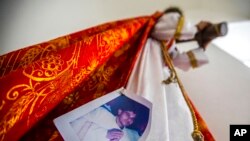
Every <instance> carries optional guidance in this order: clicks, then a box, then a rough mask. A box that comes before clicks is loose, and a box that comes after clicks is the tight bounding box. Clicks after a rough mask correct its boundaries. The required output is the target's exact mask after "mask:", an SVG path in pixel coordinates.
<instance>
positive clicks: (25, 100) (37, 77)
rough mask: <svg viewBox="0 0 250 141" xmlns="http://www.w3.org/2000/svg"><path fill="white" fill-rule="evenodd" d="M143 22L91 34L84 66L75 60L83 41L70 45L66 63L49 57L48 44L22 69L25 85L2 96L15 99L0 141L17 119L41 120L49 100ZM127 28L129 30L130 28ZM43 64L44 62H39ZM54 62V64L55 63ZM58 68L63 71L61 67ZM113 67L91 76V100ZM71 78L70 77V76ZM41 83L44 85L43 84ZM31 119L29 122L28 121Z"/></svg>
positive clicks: (91, 68)
mask: <svg viewBox="0 0 250 141" xmlns="http://www.w3.org/2000/svg"><path fill="white" fill-rule="evenodd" d="M143 22H145V20H141V21H133V23H132V24H130V25H129V24H126V25H125V26H123V27H119V28H115V29H113V30H107V31H105V32H102V33H99V34H97V35H95V37H94V40H92V44H93V46H92V45H91V46H89V47H91V49H90V48H87V49H86V50H87V51H91V50H92V48H93V51H92V52H94V53H93V54H90V55H91V57H90V56H88V58H89V60H88V61H87V63H85V64H84V63H83V64H81V65H78V61H79V60H78V58H79V56H80V49H81V47H85V45H86V42H81V41H80V42H77V43H76V44H75V45H74V46H73V45H72V46H71V47H72V48H74V51H73V53H72V55H71V54H69V56H71V58H70V59H69V60H68V61H66V60H63V59H62V58H61V57H60V55H53V54H50V50H49V49H52V50H53V49H54V47H55V45H52V44H50V45H48V46H46V48H45V49H43V51H42V55H41V58H39V60H38V61H35V62H32V64H30V65H29V66H27V67H25V68H24V70H23V75H24V76H26V77H28V79H27V80H28V81H29V82H28V84H25V82H24V84H17V85H15V86H13V87H12V88H11V89H10V90H9V91H8V92H7V93H8V94H6V99H8V98H9V99H8V100H10V101H11V100H13V99H16V100H15V102H13V104H12V105H11V107H8V112H7V113H6V114H5V115H4V117H3V118H2V119H1V121H0V139H1V140H3V139H4V136H5V135H6V133H8V131H10V129H11V128H12V127H13V126H14V125H16V124H17V123H18V121H19V120H22V119H26V118H27V121H24V122H26V124H27V126H30V124H29V123H30V122H31V123H34V122H35V120H37V119H39V118H41V116H43V115H44V113H45V111H48V106H44V105H46V104H49V103H53V101H57V102H58V100H61V98H60V97H62V96H59V95H60V94H62V93H63V94H67V92H71V90H73V88H76V86H78V85H79V83H80V82H81V80H83V79H84V78H86V76H87V75H89V74H90V73H91V72H93V71H94V70H95V69H96V68H97V66H98V65H99V64H100V63H103V62H101V61H104V59H107V57H108V56H110V55H113V53H114V51H115V50H116V49H119V48H120V46H121V45H123V43H125V42H126V41H127V39H128V37H129V36H130V34H134V32H136V30H137V29H139V27H140V26H141V25H142V23H143ZM130 26H132V27H133V28H130ZM62 44H63V43H62ZM88 55H89V54H88ZM64 59H65V58H64ZM24 60H25V59H24ZM28 60H29V59H28ZM43 61H44V63H42V62H43ZM46 61H48V64H46V63H45V62H46ZM49 62H50V64H49ZM55 62H57V63H56V64H55ZM62 65H63V68H61V67H62ZM78 67H81V68H78ZM117 67H118V66H110V67H108V68H105V71H104V70H103V68H101V69H100V70H99V73H98V74H97V75H96V76H95V77H96V78H95V77H93V81H94V82H93V84H97V85H96V86H95V85H92V84H90V85H91V86H94V87H95V88H96V93H95V94H94V97H99V96H101V95H103V93H102V94H101V95H100V91H101V90H102V89H103V87H105V86H106V85H108V82H109V81H110V76H111V75H112V74H113V73H114V71H115V70H116V69H117ZM75 68H78V69H75ZM74 69H75V70H74ZM74 71H78V72H74ZM73 75H74V77H72V76H73ZM52 80H53V81H52ZM44 81H47V82H46V83H44ZM50 81H51V82H50ZM69 82H72V83H69ZM26 83H27V82H26ZM59 87H63V89H62V90H60V91H59V90H58V91H55V89H58V88H59ZM87 87H88V85H87ZM53 92H56V93H53ZM19 93H20V94H19ZM21 93H22V95H21ZM51 93H53V94H51ZM45 99H46V101H45ZM44 102H46V103H44ZM40 104H43V106H42V107H41V106H39V105H40ZM35 108H39V111H36V113H34V109H35ZM31 117H32V120H30V119H29V118H31ZM33 118H37V119H33ZM17 126H18V125H17ZM25 128H26V127H25Z"/></svg>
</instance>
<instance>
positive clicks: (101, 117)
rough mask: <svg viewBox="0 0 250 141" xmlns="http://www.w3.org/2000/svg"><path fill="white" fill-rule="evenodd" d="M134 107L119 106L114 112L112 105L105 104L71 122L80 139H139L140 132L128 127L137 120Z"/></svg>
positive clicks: (135, 140)
mask: <svg viewBox="0 0 250 141" xmlns="http://www.w3.org/2000/svg"><path fill="white" fill-rule="evenodd" d="M136 117H137V114H136V112H135V111H133V109H125V108H118V110H117V111H116V114H113V113H112V112H111V109H110V105H107V104H104V105H102V106H100V107H98V108H96V109H94V110H93V111H91V112H89V113H88V114H86V115H84V116H83V117H80V118H79V119H76V120H75V121H73V122H71V125H72V127H73V129H74V130H75V132H76V134H77V135H78V137H79V139H80V140H84V141H85V140H86V141H100V140H105V141H137V140H138V139H139V137H140V136H139V133H138V132H137V131H136V130H133V129H129V128H127V127H128V126H130V125H132V124H133V123H134V121H135V118H136Z"/></svg>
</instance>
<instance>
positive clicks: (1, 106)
mask: <svg viewBox="0 0 250 141" xmlns="http://www.w3.org/2000/svg"><path fill="white" fill-rule="evenodd" d="M4 105H5V101H4V100H2V101H1V104H0V111H1V110H2V109H3V106H4Z"/></svg>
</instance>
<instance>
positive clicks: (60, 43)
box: [49, 36, 70, 50]
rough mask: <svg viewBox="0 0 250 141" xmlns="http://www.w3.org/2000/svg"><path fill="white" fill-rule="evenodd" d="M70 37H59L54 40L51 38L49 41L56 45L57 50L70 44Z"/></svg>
mask: <svg viewBox="0 0 250 141" xmlns="http://www.w3.org/2000/svg"><path fill="white" fill-rule="evenodd" d="M69 38H70V37H69V36H64V37H59V38H56V39H54V40H50V41H49V43H50V44H52V45H54V46H56V48H57V50H59V49H62V48H65V47H67V46H68V45H69Z"/></svg>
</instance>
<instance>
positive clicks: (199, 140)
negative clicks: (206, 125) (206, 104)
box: [192, 130, 204, 141]
mask: <svg viewBox="0 0 250 141" xmlns="http://www.w3.org/2000/svg"><path fill="white" fill-rule="evenodd" d="M192 137H193V140H194V141H204V136H203V135H202V133H201V132H200V131H198V130H195V131H194V132H193V133H192Z"/></svg>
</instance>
